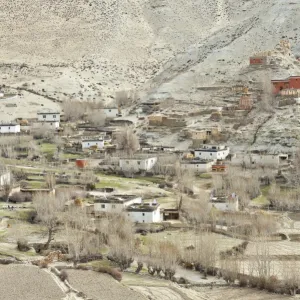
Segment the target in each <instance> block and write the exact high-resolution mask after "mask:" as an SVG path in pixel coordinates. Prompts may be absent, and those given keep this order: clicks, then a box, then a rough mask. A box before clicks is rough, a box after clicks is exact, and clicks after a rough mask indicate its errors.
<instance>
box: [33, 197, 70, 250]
mask: <svg viewBox="0 0 300 300" xmlns="http://www.w3.org/2000/svg"><path fill="white" fill-rule="evenodd" d="M67 200H68V197H66V195H62V194H61V195H58V196H57V197H55V196H54V195H53V194H47V195H45V194H38V195H36V196H35V197H34V198H33V206H34V208H35V210H36V212H37V217H38V218H39V220H40V221H41V223H42V224H43V225H44V226H45V227H46V228H47V232H48V239H47V242H46V243H45V245H44V249H48V248H49V245H50V243H51V241H52V240H53V239H54V235H55V233H56V232H57V230H58V228H59V223H60V221H61V216H62V212H63V210H64V208H65V203H66V201H67Z"/></svg>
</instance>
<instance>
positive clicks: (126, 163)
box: [119, 156, 157, 172]
mask: <svg viewBox="0 0 300 300" xmlns="http://www.w3.org/2000/svg"><path fill="white" fill-rule="evenodd" d="M156 162H157V157H155V156H153V157H141V158H137V157H130V158H120V160H119V167H120V168H121V170H122V171H124V172H139V171H150V170H151V169H152V168H153V167H154V165H155V164H156Z"/></svg>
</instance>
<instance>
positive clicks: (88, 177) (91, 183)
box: [78, 171, 97, 191]
mask: <svg viewBox="0 0 300 300" xmlns="http://www.w3.org/2000/svg"><path fill="white" fill-rule="evenodd" d="M78 181H79V184H83V185H84V187H85V189H86V190H87V191H88V190H93V189H94V188H95V183H96V182H97V177H96V176H95V174H94V173H93V172H92V171H85V172H82V173H81V174H80V176H79V179H78Z"/></svg>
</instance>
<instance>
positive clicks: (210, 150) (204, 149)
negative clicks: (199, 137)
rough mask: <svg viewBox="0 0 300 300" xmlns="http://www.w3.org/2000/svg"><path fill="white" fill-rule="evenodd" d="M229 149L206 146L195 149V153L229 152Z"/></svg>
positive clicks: (219, 146)
mask: <svg viewBox="0 0 300 300" xmlns="http://www.w3.org/2000/svg"><path fill="white" fill-rule="evenodd" d="M228 149H229V148H228V147H227V146H224V145H218V146H212V145H204V146H203V147H202V148H198V149H195V150H194V151H203V152H218V151H224V150H228Z"/></svg>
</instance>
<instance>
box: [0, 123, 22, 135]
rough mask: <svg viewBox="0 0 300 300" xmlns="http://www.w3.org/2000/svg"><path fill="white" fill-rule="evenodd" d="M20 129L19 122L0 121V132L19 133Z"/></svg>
mask: <svg viewBox="0 0 300 300" xmlns="http://www.w3.org/2000/svg"><path fill="white" fill-rule="evenodd" d="M20 131H21V129H20V124H17V123H14V122H9V123H0V133H2V134H5V133H19V132H20Z"/></svg>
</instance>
